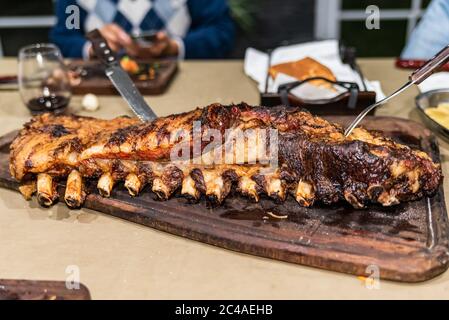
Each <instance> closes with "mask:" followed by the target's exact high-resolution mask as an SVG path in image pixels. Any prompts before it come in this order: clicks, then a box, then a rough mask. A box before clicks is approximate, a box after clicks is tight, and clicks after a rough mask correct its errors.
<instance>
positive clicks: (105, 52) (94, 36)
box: [86, 29, 117, 66]
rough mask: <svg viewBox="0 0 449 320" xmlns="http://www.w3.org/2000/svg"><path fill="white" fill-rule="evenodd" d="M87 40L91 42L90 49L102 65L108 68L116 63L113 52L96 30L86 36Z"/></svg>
mask: <svg viewBox="0 0 449 320" xmlns="http://www.w3.org/2000/svg"><path fill="white" fill-rule="evenodd" d="M86 37H87V39H89V40H90V41H91V42H92V48H93V50H94V52H95V54H96V55H97V57H98V59H100V60H101V62H103V63H104V64H106V65H108V66H110V65H113V64H116V63H117V58H116V57H115V54H114V52H113V51H112V50H111V48H110V47H109V45H108V42H107V41H106V39H105V38H103V36H102V35H101V33H100V31H99V30H98V29H94V30H92V31H91V32H89V33H88V34H87V35H86Z"/></svg>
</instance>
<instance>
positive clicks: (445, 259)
mask: <svg viewBox="0 0 449 320" xmlns="http://www.w3.org/2000/svg"><path fill="white" fill-rule="evenodd" d="M350 119H352V118H348V117H333V118H332V119H331V120H333V121H335V122H340V123H342V124H344V123H348V121H349V120H350ZM364 125H365V126H366V127H367V128H369V129H376V130H382V131H384V132H385V134H386V135H389V136H391V137H392V138H394V139H396V140H397V141H399V142H401V143H405V144H409V145H411V146H412V147H418V148H420V149H422V150H424V151H425V152H427V153H428V154H429V155H431V156H432V158H433V159H434V160H435V161H438V162H439V151H438V145H437V142H436V139H435V137H434V136H433V135H432V134H431V132H430V131H429V130H428V129H426V128H425V127H424V126H422V125H421V124H419V123H416V122H412V121H408V120H403V119H397V118H387V117H368V118H367V120H366V121H365V122H364ZM13 136H14V135H9V136H5V137H3V138H1V139H0V145H3V147H2V148H1V149H0V186H3V187H7V188H11V189H17V188H18V183H17V182H15V181H14V180H13V179H12V178H11V176H10V174H9V170H8V162H9V161H8V145H9V143H10V142H11V140H12V138H13ZM87 187H88V188H89V190H91V191H92V193H91V194H90V195H89V196H88V197H87V200H86V202H85V207H86V208H90V209H93V210H98V211H101V212H104V213H106V214H110V215H112V216H115V217H120V218H122V219H125V220H129V221H133V222H136V223H139V224H142V225H145V226H149V227H151V228H155V229H158V230H163V231H166V232H169V233H172V234H176V235H179V236H182V237H186V238H189V239H193V240H196V241H201V242H205V243H208V244H212V245H215V246H219V247H222V248H226V249H230V250H234V251H238V252H242V253H247V254H252V255H257V256H261V257H266V258H272V259H277V260H283V261H288V262H292V263H298V264H303V265H307V266H313V267H318V268H323V269H327V270H333V271H339V272H345V273H350V274H355V275H362V276H369V275H370V274H369V273H367V269H366V268H367V266H370V265H376V266H377V267H378V268H379V271H380V277H381V278H383V279H391V280H397V281H405V282H418V281H424V280H428V279H430V278H433V277H435V276H436V275H438V274H441V273H442V272H444V271H445V270H446V269H447V268H448V264H449V224H448V217H447V212H446V206H445V202H444V193H443V187H442V186H441V187H440V189H439V191H438V193H437V194H436V195H435V196H434V197H432V198H425V199H422V200H420V201H414V202H409V203H403V204H400V205H398V206H394V207H390V208H383V207H377V206H376V207H370V208H368V209H365V210H354V209H352V207H348V206H346V205H344V204H342V205H336V206H333V207H329V206H314V207H312V208H302V207H300V206H299V205H298V204H297V203H296V202H295V200H294V199H292V198H289V199H288V200H287V201H286V202H285V203H284V204H282V205H279V204H275V203H274V202H273V201H271V200H270V199H262V200H261V201H260V202H259V203H251V202H250V201H248V199H246V198H243V197H240V196H238V195H231V196H230V197H228V199H226V201H225V202H224V204H223V205H222V206H220V207H218V208H208V207H207V205H206V203H205V201H201V202H200V203H199V204H188V203H187V201H186V200H185V199H183V198H180V197H174V198H172V199H171V200H169V201H166V202H160V201H156V200H154V195H153V194H152V193H151V192H150V191H149V190H148V188H146V189H145V190H144V191H143V192H142V194H141V195H140V196H139V197H136V198H132V197H130V196H129V195H128V193H127V191H126V190H125V188H124V187H123V186H122V185H118V186H117V187H116V188H115V189H114V191H113V194H112V197H111V198H109V199H107V198H102V197H100V196H99V195H98V193H97V192H96V190H95V182H94V181H92V182H91V183H89V182H88V186H87ZM63 188H64V187H63V185H61V186H60V189H59V190H60V194H61V195H62V194H63V190H64V189H63ZM281 216H286V217H285V218H279V217H281Z"/></svg>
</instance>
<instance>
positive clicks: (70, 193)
mask: <svg viewBox="0 0 449 320" xmlns="http://www.w3.org/2000/svg"><path fill="white" fill-rule="evenodd" d="M85 196H86V194H85V192H84V186H83V178H82V177H81V174H80V173H79V171H77V170H72V172H70V174H69V176H68V177H67V186H66V189H65V195H64V200H65V203H66V204H67V205H68V206H69V207H70V208H79V207H80V206H81V205H82V204H83V202H84V198H85Z"/></svg>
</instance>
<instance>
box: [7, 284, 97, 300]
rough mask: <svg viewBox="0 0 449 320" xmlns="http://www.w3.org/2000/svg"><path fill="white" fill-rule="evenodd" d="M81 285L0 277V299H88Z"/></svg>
mask: <svg viewBox="0 0 449 320" xmlns="http://www.w3.org/2000/svg"><path fill="white" fill-rule="evenodd" d="M90 299H91V297H90V293H89V290H88V289H87V288H86V287H85V286H84V285H83V284H79V287H73V289H69V288H67V286H66V283H65V282H62V281H31V280H3V279H0V300H90Z"/></svg>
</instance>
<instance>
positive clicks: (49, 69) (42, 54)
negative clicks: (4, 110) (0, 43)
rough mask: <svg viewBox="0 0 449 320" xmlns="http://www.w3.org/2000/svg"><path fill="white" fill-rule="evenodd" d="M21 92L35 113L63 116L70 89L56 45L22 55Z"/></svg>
mask: <svg viewBox="0 0 449 320" xmlns="http://www.w3.org/2000/svg"><path fill="white" fill-rule="evenodd" d="M19 90H20V94H21V96H22V99H23V101H24V103H25V104H26V106H27V107H28V109H29V110H30V111H31V113H32V114H37V113H42V112H55V113H62V112H63V111H64V110H65V109H66V107H67V106H68V104H69V102H70V98H71V87H70V81H69V78H68V74H67V71H66V68H65V65H64V62H63V59H62V55H61V52H60V51H59V49H58V48H57V47H56V46H55V45H53V44H34V45H30V46H27V47H25V48H22V49H21V50H20V52H19Z"/></svg>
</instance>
